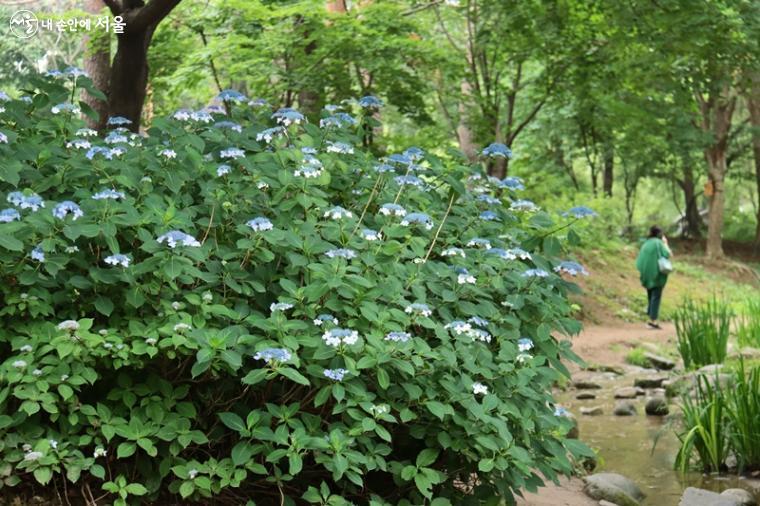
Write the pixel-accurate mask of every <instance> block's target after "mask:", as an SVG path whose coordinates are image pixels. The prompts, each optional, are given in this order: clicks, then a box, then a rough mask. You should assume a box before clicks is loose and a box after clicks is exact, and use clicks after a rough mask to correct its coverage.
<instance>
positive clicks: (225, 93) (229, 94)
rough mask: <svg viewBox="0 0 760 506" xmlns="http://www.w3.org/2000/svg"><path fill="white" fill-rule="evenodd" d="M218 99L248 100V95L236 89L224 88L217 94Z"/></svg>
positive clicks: (231, 100) (225, 100)
mask: <svg viewBox="0 0 760 506" xmlns="http://www.w3.org/2000/svg"><path fill="white" fill-rule="evenodd" d="M216 98H217V99H219V100H221V101H222V102H235V103H239V102H245V101H246V100H248V97H246V96H245V95H243V94H242V93H240V92H239V91H236V90H222V92H221V93H219V95H217V96H216Z"/></svg>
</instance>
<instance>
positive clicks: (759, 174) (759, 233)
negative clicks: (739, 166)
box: [747, 73, 760, 247]
mask: <svg viewBox="0 0 760 506" xmlns="http://www.w3.org/2000/svg"><path fill="white" fill-rule="evenodd" d="M751 82H752V87H751V89H750V90H749V92H748V93H747V108H748V109H749V121H750V124H751V125H752V152H753V154H754V157H755V183H756V184H757V229H756V230H755V245H756V246H758V247H760V73H756V74H754V75H753V76H752V77H751Z"/></svg>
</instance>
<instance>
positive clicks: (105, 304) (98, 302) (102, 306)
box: [95, 296, 113, 316]
mask: <svg viewBox="0 0 760 506" xmlns="http://www.w3.org/2000/svg"><path fill="white" fill-rule="evenodd" d="M95 309H97V310H98V312H99V313H100V314H102V315H105V316H111V313H112V312H113V302H111V299H109V298H108V297H102V296H101V297H98V298H97V299H95Z"/></svg>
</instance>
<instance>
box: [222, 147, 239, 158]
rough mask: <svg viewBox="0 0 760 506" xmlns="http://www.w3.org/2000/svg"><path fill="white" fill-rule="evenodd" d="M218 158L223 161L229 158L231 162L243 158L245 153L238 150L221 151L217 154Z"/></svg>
mask: <svg viewBox="0 0 760 506" xmlns="http://www.w3.org/2000/svg"><path fill="white" fill-rule="evenodd" d="M219 156H220V157H221V158H225V159H228V158H229V159H232V160H236V159H238V158H243V157H244V156H245V151H243V150H242V149H239V148H227V149H223V150H221V151H220V152H219Z"/></svg>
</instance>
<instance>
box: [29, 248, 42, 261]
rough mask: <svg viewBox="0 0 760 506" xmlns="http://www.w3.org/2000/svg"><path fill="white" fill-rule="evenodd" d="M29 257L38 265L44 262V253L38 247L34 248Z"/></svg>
mask: <svg viewBox="0 0 760 506" xmlns="http://www.w3.org/2000/svg"><path fill="white" fill-rule="evenodd" d="M29 256H30V257H32V260H37V261H38V262H40V263H42V262H44V261H45V252H44V251H42V248H40V247H39V246H37V247H35V248H34V249H33V250H32V252H31V253H30V254H29Z"/></svg>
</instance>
